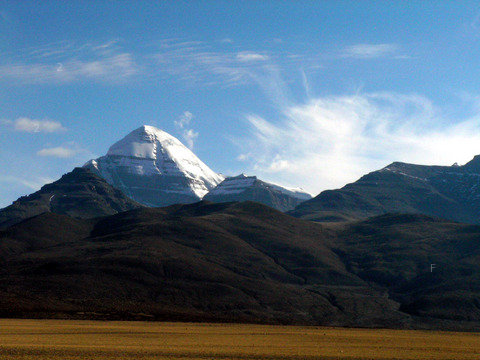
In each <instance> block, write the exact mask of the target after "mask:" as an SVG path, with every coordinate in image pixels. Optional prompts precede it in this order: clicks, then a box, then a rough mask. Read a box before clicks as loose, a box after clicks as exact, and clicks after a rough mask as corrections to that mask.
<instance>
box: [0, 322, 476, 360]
mask: <svg viewBox="0 0 480 360" xmlns="http://www.w3.org/2000/svg"><path fill="white" fill-rule="evenodd" d="M0 359H1V360H10V359H15V360H19V359H35V360H47V359H48V360H57V359H58V360H60V359H61V360H70V359H71V360H73V359H75V360H87V359H88V360H90V359H91V360H94V359H95V360H96V359H102V360H103V359H116V360H123V359H149V360H150V359H151V360H153V359H155V360H164V359H185V360H187V359H188V360H193V359H195V360H196V359H209V360H213V359H227V360H234V359H259V360H260V359H271V360H274V359H275V360H277V359H278V360H288V359H322V360H332V359H355V360H357V359H358V360H361V359H402V360H408V359H422V360H428V359H432V360H445V359H452V360H453V359H454V360H463V359H475V360H478V359H480V334H478V333H454V332H427V331H403V330H366V329H341V328H320V327H299V326H264V325H231V324H191V323H154V322H100V321H63V320H0Z"/></svg>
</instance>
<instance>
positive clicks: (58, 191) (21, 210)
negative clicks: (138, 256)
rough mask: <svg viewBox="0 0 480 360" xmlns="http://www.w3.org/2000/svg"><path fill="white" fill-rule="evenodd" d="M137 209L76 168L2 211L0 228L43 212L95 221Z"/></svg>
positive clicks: (103, 181) (95, 176)
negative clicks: (97, 218) (93, 219)
mask: <svg viewBox="0 0 480 360" xmlns="http://www.w3.org/2000/svg"><path fill="white" fill-rule="evenodd" d="M140 206H141V205H140V204H138V203H136V202H135V201H133V200H131V199H129V198H128V197H126V196H125V195H124V194H123V193H122V192H121V191H119V190H117V189H115V188H114V187H112V186H111V185H109V184H108V183H107V182H106V181H105V180H103V179H102V178H101V177H99V176H97V175H95V174H93V173H92V172H91V171H89V170H88V169H85V168H75V169H74V170H73V171H71V172H69V173H67V174H65V175H63V176H62V177H61V178H60V179H59V180H57V181H55V182H53V183H51V184H47V185H44V186H43V187H42V188H41V189H40V190H39V191H37V192H35V193H33V194H31V195H28V196H22V197H20V198H19V199H18V200H16V201H15V202H13V204H12V205H10V206H7V207H6V208H4V209H1V210H0V228H2V227H6V226H9V225H12V224H15V223H18V222H19V221H22V220H24V219H27V218H29V217H32V216H35V215H39V214H41V213H44V212H53V213H57V214H66V215H70V216H72V217H78V218H94V217H99V216H105V215H113V214H116V213H118V212H122V211H126V210H131V209H134V208H137V207H140Z"/></svg>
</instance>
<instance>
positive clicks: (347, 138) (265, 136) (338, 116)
mask: <svg viewBox="0 0 480 360" xmlns="http://www.w3.org/2000/svg"><path fill="white" fill-rule="evenodd" d="M246 120H247V121H248V123H249V124H250V126H251V136H250V137H249V138H247V139H243V141H239V142H238V143H239V144H240V148H241V149H242V150H243V151H242V154H241V155H240V157H239V159H242V160H244V161H247V162H249V163H250V166H251V168H252V171H253V172H255V173H257V174H258V175H260V176H263V177H264V178H266V179H270V180H273V181H277V182H281V183H284V184H288V185H292V186H298V185H301V186H302V187H305V188H306V189H307V190H309V191H311V192H313V193H318V192H319V191H321V190H323V189H327V188H336V187H339V186H342V185H344V184H345V183H347V182H351V181H354V180H356V179H357V178H359V177H360V176H361V175H363V174H365V173H367V172H370V171H373V170H376V169H379V168H381V167H383V166H386V165H387V164H389V163H390V162H393V161H405V162H413V163H422V164H445V165H451V164H453V163H454V162H459V163H464V162H467V161H468V160H470V158H471V157H472V156H473V155H474V154H478V153H480V145H479V144H480V113H479V114H476V115H472V116H471V117H468V118H465V119H463V120H460V121H458V120H456V119H448V118H445V116H444V114H443V113H442V110H441V108H438V107H436V106H435V105H434V104H432V102H431V101H430V100H429V99H427V98H425V97H422V96H419V95H405V94H397V93H371V94H358V95H352V96H333V97H320V98H315V99H311V100H310V101H308V102H306V103H302V104H296V105H291V106H288V107H286V108H284V109H283V117H282V119H281V120H280V121H269V120H267V119H265V118H263V117H261V116H258V115H253V114H251V115H248V116H247V117H246Z"/></svg>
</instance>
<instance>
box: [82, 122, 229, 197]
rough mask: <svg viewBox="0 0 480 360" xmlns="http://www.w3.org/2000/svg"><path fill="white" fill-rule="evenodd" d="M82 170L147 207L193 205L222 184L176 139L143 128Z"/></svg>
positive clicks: (155, 129) (147, 127)
mask: <svg viewBox="0 0 480 360" xmlns="http://www.w3.org/2000/svg"><path fill="white" fill-rule="evenodd" d="M84 167H86V168H88V169H90V170H91V171H93V172H95V173H96V174H98V175H99V176H101V177H103V178H104V179H105V180H106V181H107V182H108V183H109V184H111V185H113V186H115V187H116V188H117V189H120V190H121V191H122V192H123V193H124V194H126V195H127V196H129V197H130V198H132V199H134V200H135V201H138V202H139V203H141V204H144V205H147V206H166V205H171V204H175V203H192V202H196V201H198V200H200V199H201V198H202V197H203V196H204V195H205V194H206V193H207V192H208V191H209V190H210V189H213V188H214V187H215V186H216V185H217V184H218V183H220V182H221V181H222V180H223V177H222V176H221V175H219V174H216V173H215V172H213V171H212V170H211V169H210V168H209V167H208V166H207V165H205V164H204V163H203V162H202V161H200V159H199V158H198V157H197V156H196V155H195V154H194V153H193V152H191V151H190V150H189V149H188V148H187V147H185V146H184V145H183V144H182V143H181V142H180V141H179V140H178V139H176V138H175V137H173V136H171V135H169V134H167V133H166V132H164V131H162V130H159V129H157V128H155V127H153V126H146V125H144V126H141V127H140V128H138V129H136V130H134V131H132V132H131V133H130V134H128V135H127V136H125V137H124V138H123V139H122V140H120V141H118V142H116V143H115V144H113V145H112V146H111V147H110V149H109V150H108V152H107V155H105V156H102V157H100V158H98V159H95V160H90V161H89V162H87V163H86V164H85V165H84Z"/></svg>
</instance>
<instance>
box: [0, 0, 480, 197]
mask: <svg viewBox="0 0 480 360" xmlns="http://www.w3.org/2000/svg"><path fill="white" fill-rule="evenodd" d="M0 52H1V57H0V111H1V112H0V169H1V170H0V206H4V205H8V204H10V203H11V202H12V201H13V200H15V199H16V198H17V197H18V196H20V195H24V194H28V193H31V192H33V191H34V190H35V189H38V188H39V187H40V186H41V185H42V184H44V183H46V182H49V181H52V180H55V179H57V178H58V177H59V176H60V175H61V174H63V173H65V172H68V171H70V170H71V169H72V168H73V167H74V166H79V165H82V164H83V163H84V162H85V161H87V160H89V159H90V158H93V157H97V156H101V155H103V154H105V152H106V151H107V150H108V147H109V146H110V145H111V144H112V143H113V142H115V141H116V140H119V139H120V138H121V137H123V136H124V135H126V134H127V133H128V132H130V131H131V130H133V129H135V128H137V127H139V126H140V125H143V124H149V125H154V126H157V127H159V128H161V129H163V130H165V131H167V132H169V133H171V134H172V135H174V136H176V137H178V138H179V139H180V140H182V141H183V142H184V143H185V144H186V145H188V146H190V147H191V148H192V149H193V151H194V152H195V153H196V154H197V155H198V156H199V157H200V158H201V159H202V160H203V161H204V162H205V163H206V164H207V165H209V166H210V167H211V168H212V169H213V170H215V171H217V172H221V173H224V174H227V175H236V174H238V173H240V172H246V173H247V174H256V175H258V176H259V177H261V178H262V179H265V180H268V181H274V182H277V183H280V184H284V185H288V186H299V187H303V188H304V189H306V190H308V191H310V192H311V193H312V194H317V193H318V192H320V191H321V190H324V189H328V188H335V187H340V186H343V185H344V184H345V183H347V182H350V181H354V180H356V179H357V178H358V177H359V176H361V175H362V174H364V173H366V172H368V171H372V170H375V169H378V168H380V167H382V166H385V165H387V164H388V163H390V162H392V161H395V160H400V161H408V162H415V163H426V164H446V165H449V164H452V163H453V162H459V163H464V162H466V161H468V160H469V159H470V158H472V157H473V155H475V154H479V153H480V81H479V80H478V79H480V66H479V61H478V59H479V58H480V5H479V4H478V2H474V1H472V2H467V1H464V2H453V1H445V2H441V1H435V2H434V1H430V2H429V1H418V2H416V1H409V2H404V1H398V2H393V1H378V2H377V1H374V2H370V1H363V2H362V1H323V2H322V1H280V0H276V1H189V2H186V1H185V2H182V1H156V2H154V1H152V2H146V1H145V2H144V1H131V2H128V1H121V2H120V1H104V2H102V1H69V2H64V1H63V2H51V1H42V2H37V1H35V2H29V1H0ZM182 119H183V124H184V126H183V127H180V126H179V125H178V124H179V122H180V121H182Z"/></svg>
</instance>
